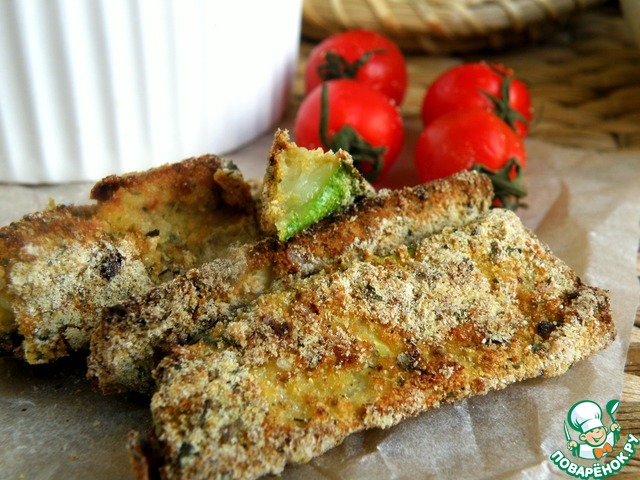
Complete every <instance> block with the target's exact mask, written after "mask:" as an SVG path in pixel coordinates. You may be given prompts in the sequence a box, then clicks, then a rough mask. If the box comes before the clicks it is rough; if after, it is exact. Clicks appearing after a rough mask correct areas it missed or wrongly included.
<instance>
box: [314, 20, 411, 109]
mask: <svg viewBox="0 0 640 480" xmlns="http://www.w3.org/2000/svg"><path fill="white" fill-rule="evenodd" d="M338 78H352V79H355V80H358V81H360V82H363V83H366V84H367V85H369V86H371V87H372V88H373V89H375V90H378V91H379V92H382V93H383V94H385V95H386V96H387V97H389V98H391V99H393V101H395V102H396V104H397V105H400V104H401V103H402V100H403V99H404V95H405V93H406V90H407V66H406V63H405V59H404V57H403V56H402V53H401V52H400V50H399V49H398V47H397V46H396V44H395V43H393V42H392V41H391V40H390V39H388V38H387V37H385V36H383V35H381V34H379V33H377V32H373V31H369V30H361V29H356V30H348V31H346V32H342V33H337V34H335V35H332V36H331V37H328V38H327V39H325V40H324V41H322V42H321V43H319V44H318V45H317V46H316V47H315V48H314V49H313V50H312V51H311V53H310V54H309V58H308V63H307V66H306V70H305V91H306V93H307V94H308V93H310V92H311V91H312V90H313V89H314V88H316V87H317V86H318V85H319V84H320V83H322V82H323V81H327V80H334V79H338Z"/></svg>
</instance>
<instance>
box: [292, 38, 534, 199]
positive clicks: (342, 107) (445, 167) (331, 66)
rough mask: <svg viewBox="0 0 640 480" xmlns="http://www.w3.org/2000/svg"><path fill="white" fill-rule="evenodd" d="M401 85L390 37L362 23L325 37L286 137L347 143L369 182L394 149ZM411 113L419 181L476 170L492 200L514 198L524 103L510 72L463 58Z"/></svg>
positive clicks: (527, 117) (402, 66) (524, 130)
mask: <svg viewBox="0 0 640 480" xmlns="http://www.w3.org/2000/svg"><path fill="white" fill-rule="evenodd" d="M406 90H407V66H406V62H405V59H404V57H403V55H402V53H401V52H400V50H399V49H398V47H397V46H396V45H395V44H394V43H393V42H392V41H391V40H390V39H388V38H386V37H384V36H383V35H381V34H379V33H376V32H372V31H368V30H362V29H357V30H349V31H346V32H342V33H339V34H336V35H333V36H331V37H329V38H327V39H325V40H324V41H323V42H321V43H319V44H318V45H317V46H316V47H315V48H314V49H313V50H312V51H311V53H310V55H309V58H308V62H307V67H306V71H305V93H306V97H305V98H304V100H303V101H302V104H301V105H300V108H299V110H298V114H297V116H296V120H295V126H294V128H295V136H296V142H297V143H298V144H299V145H300V146H304V147H307V148H318V147H321V148H324V149H332V150H337V149H338V148H342V149H344V150H347V151H348V152H349V153H350V154H351V156H352V157H353V159H354V163H355V165H356V166H357V167H358V168H359V169H360V171H361V172H362V173H363V174H364V175H365V177H366V178H368V179H369V180H372V181H373V180H376V179H377V178H379V176H380V175H383V174H384V173H385V172H386V171H388V170H389V168H390V167H391V166H392V165H393V164H394V162H395V161H396V159H397V158H398V156H399V154H400V151H401V150H402V145H403V141H404V129H403V122H402V117H401V115H400V112H399V105H400V104H401V102H402V101H403V99H404V97H405V93H406ZM421 118H422V122H423V126H424V129H423V131H422V133H421V135H420V136H419V138H418V141H417V144H416V146H415V164H416V170H417V173H418V178H419V180H420V181H421V182H426V181H429V180H433V179H436V178H442V177H446V176H448V175H451V174H453V173H455V172H457V171H460V170H469V169H477V170H480V171H483V172H484V173H486V174H488V175H489V176H491V177H492V179H493V180H494V186H495V187H496V198H497V199H498V200H497V202H498V203H499V204H501V205H503V206H506V207H509V208H514V207H517V206H518V205H519V199H520V198H521V197H522V196H524V195H525V194H526V190H524V188H523V187H522V185H521V182H520V180H521V176H522V169H523V168H524V167H525V166H526V162H527V158H526V151H525V148H524V146H523V139H524V138H525V137H526V136H527V134H528V131H529V123H530V121H531V118H532V110H531V98H530V95H529V90H528V88H527V86H526V85H525V84H524V83H523V82H522V81H521V80H519V79H518V78H516V77H515V75H514V72H513V71H512V70H510V69H508V68H506V67H504V66H502V65H495V64H489V63H486V62H473V63H465V64H462V65H459V66H456V67H454V68H451V69H449V70H447V71H445V72H444V73H442V74H441V75H440V76H439V77H438V78H437V79H436V80H435V81H434V82H433V83H432V84H431V85H430V86H429V87H428V89H427V90H426V92H425V95H424V98H423V101H422V108H421Z"/></svg>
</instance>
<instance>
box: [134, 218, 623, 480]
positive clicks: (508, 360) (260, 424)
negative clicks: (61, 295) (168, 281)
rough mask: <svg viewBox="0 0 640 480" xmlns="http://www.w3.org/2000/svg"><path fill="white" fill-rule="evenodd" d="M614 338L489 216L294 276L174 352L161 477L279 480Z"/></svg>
mask: <svg viewBox="0 0 640 480" xmlns="http://www.w3.org/2000/svg"><path fill="white" fill-rule="evenodd" d="M615 334H616V331H615V326H614V324H613V321H612V319H611V312H610V306H609V298H608V295H607V293H606V292H605V291H602V290H600V289H598V288H594V287H590V286H587V285H584V284H583V283H582V282H581V280H580V279H579V278H578V277H577V276H576V275H575V273H574V272H573V271H571V269H570V268H569V267H568V266H567V265H566V264H564V263H563V262H561V261H560V260H559V259H557V257H554V256H553V254H552V253H551V252H550V251H549V249H548V248H547V247H546V246H545V245H544V244H542V243H541V242H539V241H538V240H537V239H536V238H535V237H534V236H533V235H532V234H531V232H529V231H528V230H527V229H526V228H524V227H523V226H522V224H521V223H520V222H519V220H518V219H517V217H516V216H515V215H513V214H512V213H510V212H506V211H501V210H495V211H491V212H489V213H487V214H485V215H483V216H482V217H481V218H479V219H478V220H477V221H474V222H472V223H470V224H469V225H468V226H467V227H464V228H461V229H457V230H451V229H446V230H445V231H444V232H443V233H442V234H436V235H434V236H432V237H430V238H429V239H428V240H426V241H423V242H421V243H420V245H419V246H418V247H417V249H416V250H415V252H414V253H410V252H407V251H403V250H402V249H401V251H399V252H397V254H396V255H394V256H393V257H386V258H370V259H369V261H367V262H363V261H356V262H353V263H351V264H349V265H347V266H344V268H343V269H341V270H334V271H326V270H325V271H322V272H320V273H318V274H315V275H312V276H309V277H306V278H303V279H299V280H297V281H296V282H294V283H292V284H290V285H287V286H285V287H284V288H282V289H279V290H277V291H272V292H270V293H267V294H265V295H263V296H261V297H259V298H258V299H257V300H256V301H255V302H254V303H252V304H251V305H249V306H247V307H246V308H244V309H242V310H240V311H238V312H237V313H236V314H235V315H234V317H233V318H232V319H230V321H228V322H225V323H220V324H218V325H217V326H216V327H215V328H214V329H213V330H212V331H211V332H210V334H209V336H208V337H207V338H206V340H204V341H201V342H199V343H197V344H194V345H191V346H186V347H180V348H177V349H176V350H175V352H174V353H173V354H172V355H170V356H169V357H167V358H165V359H164V360H163V361H162V362H161V364H160V366H159V368H158V370H157V372H156V375H157V380H158V390H157V392H156V393H155V394H154V396H153V399H152V415H153V421H154V425H155V433H154V436H153V437H152V438H151V439H150V440H151V441H152V443H153V447H154V449H156V450H157V449H159V450H160V451H161V452H162V453H161V455H160V458H159V459H158V458H157V457H154V461H158V460H159V461H160V465H161V466H160V467H159V473H160V476H161V477H162V478H166V479H178V478H181V479H186V478H189V479H201V478H202V479H204V478H224V477H225V476H226V477H228V478H237V479H250V478H257V477H259V476H261V475H264V474H267V473H276V474H277V473H279V472H281V471H282V470H283V468H284V467H285V465H286V464H288V463H299V462H306V461H308V460H310V459H311V458H313V457H314V456H317V455H320V454H322V453H323V452H325V451H326V450H328V449H329V448H332V447H333V446H335V445H337V444H339V443H340V442H341V441H342V440H343V439H344V438H345V436H347V435H349V434H351V433H353V432H357V431H360V430H363V429H367V428H374V427H381V428H386V427H390V426H392V425H395V424H397V423H398V422H400V421H402V420H403V419H405V418H407V417H409V416H414V415H417V414H419V413H421V412H424V411H425V410H428V409H432V408H436V407H438V406H439V405H441V404H443V403H447V402H451V401H454V400H458V399H462V398H466V397H469V396H472V395H478V394H485V393H487V392H489V391H491V390H498V389H502V388H505V387H506V386H508V385H509V384H511V383H513V382H517V381H521V380H524V379H528V378H534V377H538V376H556V375H561V374H562V373H564V372H565V371H566V370H567V369H568V368H570V367H571V366H572V365H573V364H574V363H575V362H577V361H579V360H582V359H584V358H586V357H588V356H590V355H592V354H594V353H596V352H598V351H600V350H602V349H604V348H606V347H607V346H608V345H610V344H611V342H612V341H613V340H614V338H615ZM153 452H154V450H153V449H151V450H147V452H143V453H145V455H144V456H143V457H140V458H145V456H146V455H151V456H152V457H153V456H154V453H153ZM145 461H146V460H145ZM137 465H138V466H140V467H141V468H142V467H143V465H142V464H141V463H138V464H137ZM154 468H155V467H154ZM156 473H157V471H156ZM141 478H144V477H141Z"/></svg>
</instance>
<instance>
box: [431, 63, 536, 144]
mask: <svg viewBox="0 0 640 480" xmlns="http://www.w3.org/2000/svg"><path fill="white" fill-rule="evenodd" d="M471 108H483V109H485V110H490V111H494V112H496V114H497V115H498V116H499V117H500V118H502V119H503V120H504V121H506V122H507V123H508V124H509V125H511V126H512V127H513V128H515V130H516V131H517V132H518V135H520V136H521V137H522V138H524V137H525V136H526V135H527V133H528V131H529V123H530V122H531V118H532V109H531V96H530V93H529V89H528V88H527V86H526V85H525V84H524V83H523V82H522V81H520V80H518V79H517V78H515V77H514V72H513V71H512V70H510V69H508V68H505V67H503V66H501V65H490V64H488V63H485V62H475V63H466V64H463V65H459V66H457V67H453V68H451V69H449V70H447V71H445V72H444V73H443V74H442V75H440V76H439V77H438V78H437V79H436V80H435V81H434V82H433V83H432V84H431V85H430V86H429V88H428V89H427V91H426V93H425V96H424V98H423V101H422V111H421V113H422V122H423V124H424V125H425V126H427V125H429V123H431V122H432V121H433V120H434V119H436V118H438V117H440V116H442V115H444V114H446V113H449V112H452V111H457V110H468V109H471Z"/></svg>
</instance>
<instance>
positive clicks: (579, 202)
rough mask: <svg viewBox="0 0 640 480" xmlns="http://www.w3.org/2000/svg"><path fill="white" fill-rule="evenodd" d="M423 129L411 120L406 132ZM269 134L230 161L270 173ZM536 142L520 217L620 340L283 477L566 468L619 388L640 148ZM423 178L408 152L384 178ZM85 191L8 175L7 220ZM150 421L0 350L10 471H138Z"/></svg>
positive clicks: (46, 475)
mask: <svg viewBox="0 0 640 480" xmlns="http://www.w3.org/2000/svg"><path fill="white" fill-rule="evenodd" d="M412 131H413V133H411V132H412ZM417 131H418V130H417V127H415V126H414V128H413V130H411V129H410V128H409V129H408V132H409V135H416V134H417V133H416V132H417ZM271 138H272V135H271V134H265V135H264V136H263V137H261V138H260V139H259V140H258V141H256V142H254V143H253V144H251V145H249V146H247V147H245V148H243V149H241V150H239V151H237V152H235V153H233V154H230V155H227V157H228V158H230V159H232V160H234V161H235V162H236V163H237V164H238V166H239V167H240V169H241V170H242V171H243V172H244V174H245V176H246V177H247V178H261V177H262V175H263V173H264V168H265V166H266V162H267V155H268V151H269V147H270V143H271ZM406 143H407V144H409V145H411V144H413V143H412V139H411V138H409V139H408V141H407V142H406ZM527 151H528V152H529V164H528V167H527V172H526V174H527V185H528V187H529V195H528V196H527V199H526V201H527V203H528V205H529V208H528V209H525V210H520V211H519V212H518V213H519V215H520V217H521V218H522V219H523V222H524V223H525V224H526V225H527V226H529V227H530V228H532V229H533V230H534V231H535V232H536V233H537V234H538V236H539V237H540V238H541V239H542V240H543V241H545V242H547V243H548V244H549V245H550V247H551V248H552V250H553V251H554V253H555V254H556V255H557V256H558V257H560V258H561V259H563V260H564V261H565V262H567V263H568V264H569V265H570V266H571V267H572V268H574V269H575V270H576V272H577V273H578V274H579V275H580V276H581V277H582V279H583V280H584V281H585V282H586V283H588V284H592V285H595V286H598V287H602V288H605V289H608V290H609V291H610V294H611V302H612V309H613V317H614V319H615V322H616V325H617V328H618V337H617V340H616V341H615V343H614V344H613V345H612V346H611V347H610V348H609V349H607V350H606V351H604V352H601V353H599V354H597V355H595V356H593V357H591V358H590V359H588V360H587V361H583V362H580V363H578V364H576V365H575V366H574V367H573V368H572V369H571V370H570V371H569V372H568V373H567V374H565V375H564V376H562V377H559V378H551V379H534V380H529V381H525V382H522V383H519V384H515V385H512V386H510V387H508V388H507V389H505V390H502V391H499V392H491V393H489V394H488V395H485V396H480V397H475V398H471V399H468V400H465V401H461V402H458V403H456V404H453V405H448V406H445V407H442V408H440V409H437V410H433V411H430V412H426V413H424V414H422V415H419V416H418V417H415V418H412V419H409V420H407V421H405V422H403V423H402V424H400V425H398V426H396V427H394V428H390V429H387V430H372V431H369V432H365V433H361V434H355V435H352V436H350V437H348V438H347V439H346V440H345V441H344V443H343V444H342V445H340V446H338V447H336V448H335V449H333V450H331V451H329V452H327V453H326V454H324V455H322V456H321V457H319V458H317V459H315V460H313V461H312V462H310V463H308V464H305V465H301V466H293V467H288V468H287V469H286V470H285V472H284V474H283V475H282V478H283V479H287V480H288V479H297V478H304V479H309V480H313V479H329V478H340V479H360V478H363V479H365V478H366V479H367V480H373V479H411V480H415V479H417V478H420V479H427V478H438V479H443V478H445V479H446V478H456V479H461V478H474V479H480V478H501V479H511V478H514V479H516V478H517V479H529V478H531V479H541V478H567V474H566V473H564V472H561V471H560V470H559V468H558V467H557V466H556V465H554V463H553V462H552V461H551V460H550V458H549V457H550V455H551V454H552V453H553V452H555V451H556V450H562V451H563V452H564V453H565V454H567V455H568V452H566V440H565V436H564V431H563V422H564V420H565V418H566V415H567V411H568V410H569V408H570V407H571V406H572V405H573V404H574V403H575V402H578V401H580V400H584V399H591V400H594V401H596V402H597V403H599V404H600V405H605V404H606V402H607V401H609V400H611V399H619V398H620V395H621V392H622V380H623V370H624V364H625V358H626V351H627V347H628V344H629V340H630V335H631V329H632V326H633V322H634V319H635V314H636V308H637V306H638V301H639V298H640V287H639V284H638V278H637V276H636V275H637V273H636V252H637V251H638V240H639V239H640V228H639V227H640V155H638V154H617V153H612V154H601V153H596V152H590V151H584V150H570V149H565V148H560V147H556V146H551V145H549V144H545V143H542V142H540V141H536V140H528V141H527ZM415 183H417V180H416V177H415V172H414V170H413V165H412V152H411V151H410V149H407V151H404V152H403V154H402V157H401V160H400V161H399V163H398V164H397V165H396V166H394V168H393V169H392V170H391V171H390V172H389V176H388V177H387V179H386V183H385V185H381V186H390V187H395V186H399V185H402V184H407V185H412V184H415ZM89 188H90V185H87V184H75V185H58V186H42V187H23V186H15V185H0V224H3V225H4V224H6V223H8V222H10V221H12V220H15V219H17V218H19V217H20V216H21V215H22V214H24V213H27V212H30V211H34V210H37V209H41V208H43V207H44V206H45V205H46V204H47V202H48V200H49V198H53V199H54V201H56V202H57V203H64V202H70V201H75V202H81V203H85V202H86V198H87V195H88V191H89ZM605 424H606V425H608V423H606V422H605ZM149 428H150V415H149V411H148V401H147V400H146V399H145V398H141V397H138V396H136V395H118V396H110V397H105V396H102V395H101V394H99V393H96V392H93V391H92V390H91V388H90V387H89V385H88V384H87V382H86V381H85V380H84V365H83V363H82V359H80V360H64V361H62V362H61V364H59V365H53V366H36V367H30V366H26V365H24V364H22V363H21V362H19V361H15V360H9V359H1V360H0V445H1V447H0V465H1V466H2V467H1V468H2V469H1V472H0V477H2V478H7V479H20V478H25V479H53V478H65V479H69V480H71V479H86V478H92V479H116V478H125V479H126V478H131V473H130V467H129V463H128V459H127V453H126V448H125V445H126V437H127V433H128V432H129V431H130V430H131V429H138V430H141V431H146V430H148V429H149ZM622 429H623V433H624V432H625V428H624V424H623V425H622ZM573 433H574V434H575V432H573ZM635 433H638V432H635Z"/></svg>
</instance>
